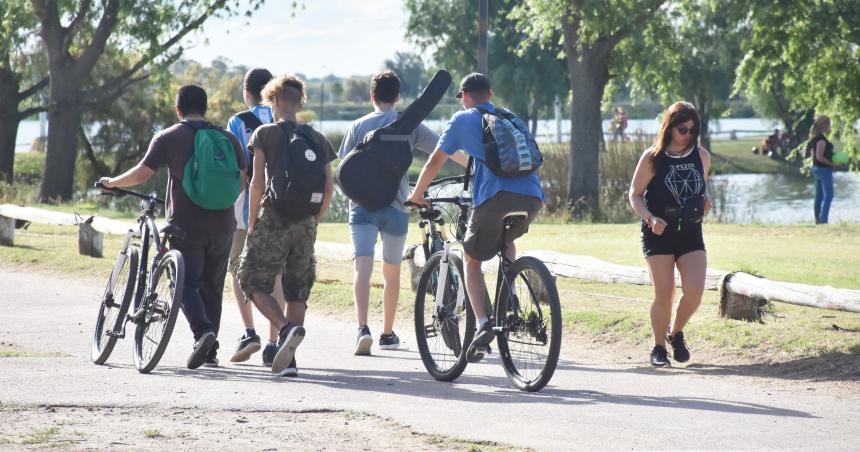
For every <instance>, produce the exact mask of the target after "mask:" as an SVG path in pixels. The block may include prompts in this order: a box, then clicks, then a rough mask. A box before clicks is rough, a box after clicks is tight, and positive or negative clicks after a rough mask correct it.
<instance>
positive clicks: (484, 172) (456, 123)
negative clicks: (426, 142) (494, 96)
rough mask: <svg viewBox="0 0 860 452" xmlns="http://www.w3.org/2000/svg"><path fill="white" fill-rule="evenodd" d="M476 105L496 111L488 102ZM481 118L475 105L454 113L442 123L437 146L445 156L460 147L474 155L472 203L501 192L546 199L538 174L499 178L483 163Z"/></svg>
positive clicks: (477, 204) (480, 202)
mask: <svg viewBox="0 0 860 452" xmlns="http://www.w3.org/2000/svg"><path fill="white" fill-rule="evenodd" d="M478 107H480V108H483V109H485V110H487V111H496V108H495V107H494V106H493V104H491V103H489V102H487V103H483V104H481V105H479V106H478ZM482 119H483V117H482V115H481V112H479V111H478V110H476V109H474V108H471V109H469V110H464V111H459V112H457V113H454V116H452V117H451V120H450V121H448V124H447V125H446V126H445V130H444V131H443V132H442V136H441V138H439V145H438V147H439V149H442V151H443V152H444V153H446V154H448V155H452V154H454V153H455V152H457V151H459V150H462V151H464V152H465V153H467V154H469V156H471V157H475V160H474V163H473V165H472V166H473V168H474V172H475V173H474V174H475V175H474V177H473V178H472V206H473V207H478V206H480V205H481V204H483V203H484V202H486V201H487V200H488V199H490V198H492V197H493V196H495V195H496V193H498V192H500V191H508V192H511V193H518V194H521V195H526V196H534V197H535V198H538V199H540V200H541V201H542V202H545V201H546V195H545V194H544V192H543V189H542V188H541V186H540V178H539V177H538V175H537V173H532V174H528V175H526V176H518V177H499V176H496V175H495V174H493V172H492V171H490V169H489V168H487V166H486V165H485V164H484V163H483V162H482V161H483V160H486V155H485V154H484V143H483V139H484V132H483V125H482V122H481V121H482Z"/></svg>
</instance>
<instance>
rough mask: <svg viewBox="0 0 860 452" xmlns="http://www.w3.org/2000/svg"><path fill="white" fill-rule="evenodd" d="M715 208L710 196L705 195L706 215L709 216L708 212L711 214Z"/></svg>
mask: <svg viewBox="0 0 860 452" xmlns="http://www.w3.org/2000/svg"><path fill="white" fill-rule="evenodd" d="M713 208H714V202H713V201H711V197H710V196H708V195H705V215H707V214H708V212H710V211H711V209H713Z"/></svg>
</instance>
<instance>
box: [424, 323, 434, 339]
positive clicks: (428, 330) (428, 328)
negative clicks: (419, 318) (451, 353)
mask: <svg viewBox="0 0 860 452" xmlns="http://www.w3.org/2000/svg"><path fill="white" fill-rule="evenodd" d="M424 337H436V327H435V326H433V325H425V326H424Z"/></svg>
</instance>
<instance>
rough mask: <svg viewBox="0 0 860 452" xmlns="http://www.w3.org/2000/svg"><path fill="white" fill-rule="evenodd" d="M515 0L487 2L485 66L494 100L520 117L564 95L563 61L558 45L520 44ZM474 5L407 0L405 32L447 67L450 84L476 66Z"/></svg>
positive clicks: (545, 107)
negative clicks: (486, 61)
mask: <svg viewBox="0 0 860 452" xmlns="http://www.w3.org/2000/svg"><path fill="white" fill-rule="evenodd" d="M518 3H519V2H516V1H513V0H503V1H493V2H490V3H489V8H490V9H489V17H490V24H489V28H490V30H491V34H490V38H489V44H488V46H489V48H488V53H489V58H488V71H489V74H488V75H489V77H490V80H491V81H492V83H493V94H494V95H495V96H496V99H497V103H498V104H500V105H504V106H506V107H508V108H510V109H511V110H513V111H514V112H515V113H517V114H518V115H519V116H521V117H522V118H523V119H524V120H526V121H528V120H529V119H531V118H535V119H536V118H537V116H538V115H539V114H541V113H542V112H545V113H547V114H548V113H549V111H551V110H552V108H553V105H554V99H555V98H556V96H558V97H561V98H563V99H564V98H566V97H567V92H568V82H567V77H566V71H565V67H564V63H563V62H562V61H561V60H559V59H558V55H559V53H560V50H561V48H560V46H558V45H553V46H550V47H548V48H545V49H542V48H541V47H540V45H539V44H538V43H536V42H532V43H526V44H524V41H525V38H526V36H525V35H524V34H523V33H522V32H520V31H518V30H517V27H516V19H515V18H514V17H513V16H511V12H512V11H513V10H514V8H515V7H516V5H517V4H518ZM475 6H476V4H475V3H474V2H473V1H470V0H445V1H437V0H407V2H406V9H407V11H408V12H409V20H408V22H407V25H406V33H407V36H408V37H409V38H410V39H412V41H413V42H415V43H416V44H417V45H418V46H419V47H420V48H422V49H424V50H432V51H433V52H434V58H435V62H436V64H438V65H440V66H442V67H445V68H447V69H448V70H449V71H451V72H452V74H453V75H454V78H455V83H457V82H459V78H461V77H463V76H465V75H466V74H468V73H470V72H474V71H476V70H477V67H478V59H477V30H478V14H477V9H476V8H475Z"/></svg>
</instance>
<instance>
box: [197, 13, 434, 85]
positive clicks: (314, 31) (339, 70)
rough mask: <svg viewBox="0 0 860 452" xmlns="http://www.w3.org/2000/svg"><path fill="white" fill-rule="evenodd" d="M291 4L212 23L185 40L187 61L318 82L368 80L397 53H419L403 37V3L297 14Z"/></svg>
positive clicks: (404, 15) (404, 18)
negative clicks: (218, 62)
mask: <svg viewBox="0 0 860 452" xmlns="http://www.w3.org/2000/svg"><path fill="white" fill-rule="evenodd" d="M291 3H292V2H291V1H287V0H268V1H267V2H266V3H265V4H264V6H263V7H262V8H261V9H260V10H258V11H256V12H255V13H254V15H253V16H252V17H251V18H246V17H244V16H238V17H233V18H226V19H210V21H208V22H207V23H206V24H205V25H204V28H203V30H202V32H198V33H196V34H195V35H194V36H191V37H190V38H187V39H186V40H185V41H184V43H183V45H184V46H185V48H186V51H185V57H186V58H189V59H193V60H196V61H199V62H201V63H204V64H208V63H210V62H211V61H212V60H213V59H214V58H217V57H219V56H221V57H226V58H227V59H228V60H229V61H230V62H231V63H232V64H235V65H245V66H249V67H255V66H262V67H265V68H267V69H269V70H270V71H272V72H273V73H276V74H279V73H302V74H304V75H305V76H306V77H308V78H315V77H323V76H326V75H329V74H334V75H337V76H349V75H358V74H361V75H369V74H372V73H374V72H376V71H378V70H379V69H380V68H381V67H382V64H383V62H384V61H385V60H386V59H390V58H393V57H394V53H395V52H396V51H411V52H415V51H417V49H416V48H415V46H414V45H412V44H411V43H408V42H406V39H405V38H404V35H405V30H406V20H407V18H408V15H407V13H406V10H405V7H404V2H403V1H402V0H304V1H300V3H303V4H304V8H303V9H302V8H301V6H300V7H299V8H297V9H295V11H294V10H293V9H292V8H291V7H290V6H289V5H290V4H291ZM293 12H295V16H292V13H293Z"/></svg>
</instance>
